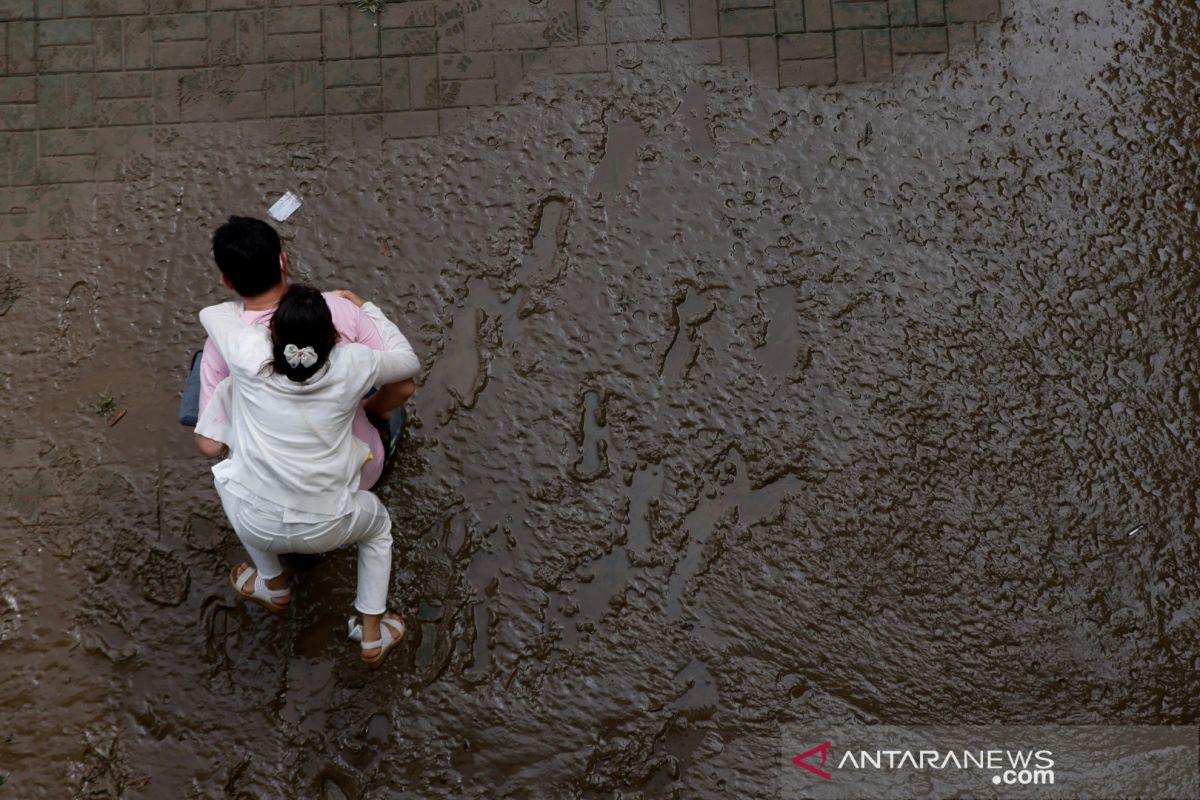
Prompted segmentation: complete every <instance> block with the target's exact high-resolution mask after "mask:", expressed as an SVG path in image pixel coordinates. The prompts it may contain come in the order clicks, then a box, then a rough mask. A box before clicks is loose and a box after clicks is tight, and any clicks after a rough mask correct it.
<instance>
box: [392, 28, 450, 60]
mask: <svg viewBox="0 0 1200 800" xmlns="http://www.w3.org/2000/svg"><path fill="white" fill-rule="evenodd" d="M380 47H381V50H382V53H383V55H385V56H416V55H428V54H431V53H436V52H437V51H438V39H437V31H436V30H435V29H433V28H390V29H388V30H384V31H382V32H381V33H380Z"/></svg>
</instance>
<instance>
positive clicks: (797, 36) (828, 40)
mask: <svg viewBox="0 0 1200 800" xmlns="http://www.w3.org/2000/svg"><path fill="white" fill-rule="evenodd" d="M833 55H834V49H833V34H832V33H789V34H785V35H783V36H780V37H779V57H780V58H781V59H784V60H788V61H794V60H802V59H813V58H833Z"/></svg>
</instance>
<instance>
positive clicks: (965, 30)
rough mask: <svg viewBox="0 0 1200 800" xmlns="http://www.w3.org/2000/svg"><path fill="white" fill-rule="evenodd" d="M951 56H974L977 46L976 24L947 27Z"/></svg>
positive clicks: (967, 23)
mask: <svg viewBox="0 0 1200 800" xmlns="http://www.w3.org/2000/svg"><path fill="white" fill-rule="evenodd" d="M946 36H947V39H948V40H949V42H948V43H949V51H950V55H951V56H973V55H975V52H976V49H977V45H976V40H975V23H973V22H959V23H954V24H952V25H948V26H947V27H946Z"/></svg>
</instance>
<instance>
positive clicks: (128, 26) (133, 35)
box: [121, 17, 153, 69]
mask: <svg viewBox="0 0 1200 800" xmlns="http://www.w3.org/2000/svg"><path fill="white" fill-rule="evenodd" d="M121 31H122V34H123V35H122V39H123V41H124V45H125V46H124V55H125V69H146V68H148V67H150V66H151V64H152V63H153V60H152V54H151V50H150V45H151V41H150V20H148V19H146V18H145V17H135V18H133V19H124V20H121Z"/></svg>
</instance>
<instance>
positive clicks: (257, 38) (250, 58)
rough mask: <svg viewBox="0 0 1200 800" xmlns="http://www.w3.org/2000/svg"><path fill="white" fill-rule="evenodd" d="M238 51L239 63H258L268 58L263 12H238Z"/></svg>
mask: <svg viewBox="0 0 1200 800" xmlns="http://www.w3.org/2000/svg"><path fill="white" fill-rule="evenodd" d="M237 52H238V63H239V64H258V63H261V62H263V61H266V60H267V32H266V23H265V22H264V21H263V12H261V11H239V12H238V15H237Z"/></svg>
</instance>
